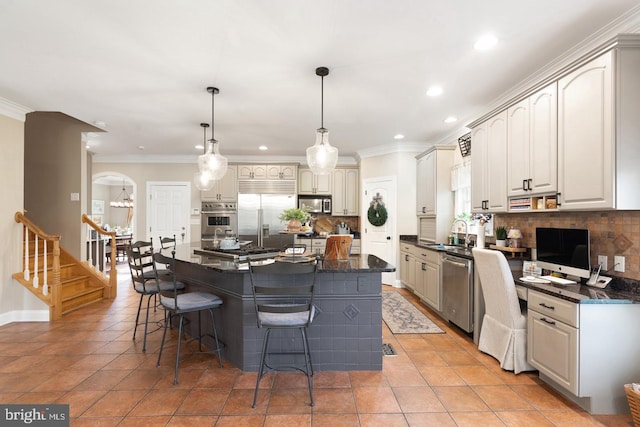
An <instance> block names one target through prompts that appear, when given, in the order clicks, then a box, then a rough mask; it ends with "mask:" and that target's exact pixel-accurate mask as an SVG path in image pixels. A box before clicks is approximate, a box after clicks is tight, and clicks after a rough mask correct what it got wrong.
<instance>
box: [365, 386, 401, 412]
mask: <svg viewBox="0 0 640 427" xmlns="http://www.w3.org/2000/svg"><path fill="white" fill-rule="evenodd" d="M353 395H354V397H355V400H356V409H357V410H358V413H360V414H362V413H392V412H402V411H401V410H400V405H398V401H397V400H396V397H395V395H394V394H393V391H392V390H391V388H389V387H360V388H355V389H353Z"/></svg>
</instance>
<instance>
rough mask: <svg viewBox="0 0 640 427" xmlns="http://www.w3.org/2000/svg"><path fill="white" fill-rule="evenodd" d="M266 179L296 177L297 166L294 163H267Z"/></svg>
mask: <svg viewBox="0 0 640 427" xmlns="http://www.w3.org/2000/svg"><path fill="white" fill-rule="evenodd" d="M266 170H267V179H296V178H297V177H298V167H297V166H296V165H267V166H266Z"/></svg>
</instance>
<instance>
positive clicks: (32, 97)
mask: <svg viewBox="0 0 640 427" xmlns="http://www.w3.org/2000/svg"><path fill="white" fill-rule="evenodd" d="M638 11H640V8H639V7H638V1H637V0H563V1H557V0H535V1H513V0H485V1H477V0H455V1H435V0H396V1H388V0H325V1H308V0H270V1H264V0H189V1H185V2H177V1H175V0H137V1H130V0H111V1H108V2H105V1H101V2H98V1H88V0H56V1H55V2H46V1H42V0H0V55H2V67H1V70H0V97H2V98H5V99H7V100H10V101H12V102H15V103H18V104H19V105H22V106H25V107H27V108H30V109H32V110H35V111H60V112H63V113H66V114H68V115H70V116H72V117H75V118H77V119H80V120H83V121H85V122H87V123H91V124H94V125H97V126H98V127H100V128H102V129H104V130H105V131H106V132H105V133H98V134H93V135H91V136H90V138H89V147H90V151H92V152H94V153H96V157H95V159H96V160H97V161H100V159H103V161H104V160H106V159H109V160H118V159H119V160H123V161H125V160H128V161H132V160H149V159H163V158H167V159H168V158H182V159H193V161H195V159H196V157H197V155H199V154H201V153H202V149H196V148H195V145H196V144H201V143H202V141H203V139H204V135H203V131H202V128H201V127H200V123H201V122H211V113H212V111H211V110H212V108H211V95H210V94H209V93H207V91H206V87H207V86H216V87H218V88H219V89H220V93H219V95H216V97H215V138H216V139H217V140H218V141H219V142H220V151H221V153H222V154H223V155H226V156H227V157H229V158H230V159H231V160H233V159H234V158H236V159H242V158H251V157H256V158H257V157H258V156H268V157H274V158H280V159H285V158H288V157H291V158H296V157H297V158H301V159H302V158H303V156H304V154H305V149H306V147H308V146H310V145H312V144H313V143H314V141H315V130H316V128H318V127H320V123H321V115H320V112H321V108H320V105H321V104H320V101H321V96H320V94H321V79H320V77H318V76H316V75H315V69H316V68H317V67H319V66H326V67H328V68H329V69H330V74H329V75H328V76H327V77H325V78H324V126H325V127H326V128H328V129H329V131H330V141H331V143H332V144H333V145H334V146H336V147H338V149H339V150H340V156H341V158H343V157H355V158H357V157H358V156H361V154H362V153H363V152H366V151H367V150H371V149H373V148H376V147H388V146H394V147H400V148H401V147H402V145H403V144H405V145H407V146H411V145H412V144H417V143H418V144H426V143H433V142H434V141H439V140H442V139H443V138H445V137H447V136H451V137H452V138H454V135H460V134H461V133H463V132H464V125H466V124H468V123H469V122H470V121H471V120H474V119H476V118H478V117H479V116H480V115H482V114H483V113H485V112H487V109H488V106H489V105H491V103H492V102H495V101H496V100H497V99H499V98H500V96H502V95H503V94H505V93H506V92H508V91H509V90H511V89H512V88H514V87H515V86H517V85H518V83H519V82H522V81H523V80H525V79H527V78H528V77H530V76H531V75H532V74H534V73H535V72H536V71H537V70H539V69H541V68H542V67H543V66H545V65H547V64H549V63H550V62H552V61H553V60H554V59H556V58H558V57H559V56H560V55H561V54H563V53H564V52H565V51H567V50H569V49H570V48H572V47H573V46H575V45H577V44H579V43H580V42H582V41H583V40H584V39H585V38H587V37H589V36H590V35H592V34H593V33H595V32H596V31H597V30H599V29H600V28H602V27H605V26H606V25H608V24H610V23H611V22H612V21H613V20H615V19H616V18H618V17H620V16H622V15H624V14H625V13H627V14H629V15H631V14H633V15H634V16H635V15H637V14H638ZM486 33H492V34H494V35H495V36H497V37H498V39H499V43H498V45H497V46H496V47H495V48H494V49H492V50H490V51H484V52H479V51H475V50H474V49H473V44H474V42H475V41H476V39H477V38H478V37H479V36H481V35H484V34H486ZM435 84H437V85H440V86H441V87H442V88H443V90H444V92H443V94H442V95H441V96H439V97H428V96H426V94H425V92H426V90H427V89H428V88H429V87H430V86H431V85H435ZM448 116H456V117H457V118H458V119H459V120H458V121H457V122H456V123H453V124H447V123H444V122H443V120H444V119H445V118H446V117H448ZM210 129H211V128H210ZM396 134H403V135H404V136H405V138H404V139H403V140H395V139H394V136H395V135H396ZM208 137H211V133H210V132H209V134H208ZM260 145H266V146H267V147H268V150H267V151H266V152H261V151H258V146H260ZM141 147H143V148H141Z"/></svg>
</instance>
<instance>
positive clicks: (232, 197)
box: [217, 166, 238, 202]
mask: <svg viewBox="0 0 640 427" xmlns="http://www.w3.org/2000/svg"><path fill="white" fill-rule="evenodd" d="M237 173H238V170H237V168H236V167H235V166H229V167H228V168H227V173H225V174H224V177H222V179H221V180H220V181H218V186H217V188H218V191H219V194H220V196H219V197H220V200H223V201H228V202H232V201H236V200H238V177H237Z"/></svg>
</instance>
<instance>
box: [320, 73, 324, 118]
mask: <svg viewBox="0 0 640 427" xmlns="http://www.w3.org/2000/svg"><path fill="white" fill-rule="evenodd" d="M320 128H321V129H324V76H321V77H320Z"/></svg>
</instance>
